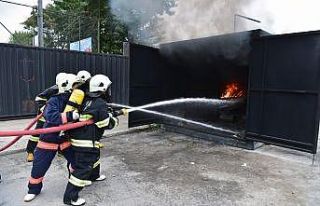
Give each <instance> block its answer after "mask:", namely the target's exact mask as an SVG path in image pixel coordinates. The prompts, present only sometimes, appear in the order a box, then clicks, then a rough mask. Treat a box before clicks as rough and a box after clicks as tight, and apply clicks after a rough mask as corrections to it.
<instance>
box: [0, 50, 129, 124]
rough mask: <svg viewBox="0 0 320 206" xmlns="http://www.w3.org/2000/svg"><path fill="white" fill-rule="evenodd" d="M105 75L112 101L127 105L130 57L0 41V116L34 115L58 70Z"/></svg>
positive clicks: (3, 117)
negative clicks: (39, 99) (37, 99)
mask: <svg viewBox="0 0 320 206" xmlns="http://www.w3.org/2000/svg"><path fill="white" fill-rule="evenodd" d="M83 69H84V70H87V71H89V72H91V73H92V74H98V73H102V74H106V75H108V76H109V78H110V79H111V81H112V82H113V84H112V94H113V97H112V100H113V102H116V103H121V104H128V99H129V97H128V95H129V91H128V90H129V85H128V84H129V58H128V57H126V56H120V55H103V54H91V53H84V52H75V51H67V50H58V49H46V48H36V47H23V46H17V45H11V44H0V119H6V118H16V117H23V116H29V115H34V114H35V112H36V104H35V102H34V98H35V96H36V95H37V94H39V93H40V92H41V91H43V90H44V89H45V88H48V87H49V86H52V85H53V84H54V82H55V76H56V74H57V73H59V72H69V73H77V71H79V70H83Z"/></svg>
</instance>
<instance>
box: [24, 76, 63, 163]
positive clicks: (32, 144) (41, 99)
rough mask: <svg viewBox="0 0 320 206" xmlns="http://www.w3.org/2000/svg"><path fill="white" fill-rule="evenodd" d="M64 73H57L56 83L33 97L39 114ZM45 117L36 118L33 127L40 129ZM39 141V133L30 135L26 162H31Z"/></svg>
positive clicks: (55, 91)
mask: <svg viewBox="0 0 320 206" xmlns="http://www.w3.org/2000/svg"><path fill="white" fill-rule="evenodd" d="M66 75H67V74H66V73H63V72H62V73H59V74H57V76H56V84H55V85H53V86H51V87H49V88H47V89H46V90H44V91H43V92H41V93H40V94H38V95H37V96H36V98H35V102H36V103H37V104H38V114H40V113H41V112H42V111H43V108H44V106H45V105H46V103H47V101H48V100H49V99H50V97H52V96H53V95H56V94H57V93H58V85H57V84H58V82H59V80H60V79H61V78H63V77H65V76H66ZM44 122H45V119H44V118H43V117H42V118H40V119H39V120H38V122H37V124H36V127H35V129H41V128H43V125H44ZM38 141H39V135H33V136H30V138H29V141H28V144H27V148H26V151H27V162H32V161H33V159H34V150H35V148H36V146H37V144H38Z"/></svg>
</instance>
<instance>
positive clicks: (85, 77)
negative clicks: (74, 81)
mask: <svg viewBox="0 0 320 206" xmlns="http://www.w3.org/2000/svg"><path fill="white" fill-rule="evenodd" d="M77 77H78V78H79V79H81V81H82V82H83V83H84V82H86V81H87V80H88V79H90V78H91V74H90V73H89V72H87V71H85V70H82V71H79V72H78V74H77Z"/></svg>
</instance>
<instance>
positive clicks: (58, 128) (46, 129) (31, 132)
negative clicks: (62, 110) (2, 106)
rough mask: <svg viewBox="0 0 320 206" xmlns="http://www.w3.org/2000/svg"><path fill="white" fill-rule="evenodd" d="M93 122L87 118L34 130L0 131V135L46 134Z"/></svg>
mask: <svg viewBox="0 0 320 206" xmlns="http://www.w3.org/2000/svg"><path fill="white" fill-rule="evenodd" d="M91 124H93V120H87V121H84V122H77V123H70V124H65V125H60V126H58V127H50V128H44V129H34V130H20V131H15V130H8V131H0V137H10V136H21V135H22V136H23V135H38V134H48V133H55V132H60V131H68V130H71V129H76V128H79V127H84V126H87V125H91Z"/></svg>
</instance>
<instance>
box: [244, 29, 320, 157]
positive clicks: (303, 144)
mask: <svg viewBox="0 0 320 206" xmlns="http://www.w3.org/2000/svg"><path fill="white" fill-rule="evenodd" d="M319 41H320V33H319V32H310V33H301V34H292V35H277V36H272V37H264V38H261V39H260V40H257V41H256V42H255V43H254V46H253V51H252V58H251V64H250V82H249V97H248V98H249V101H248V102H249V103H248V109H247V138H249V139H253V140H257V141H261V142H266V143H271V144H275V145H280V146H284V147H289V148H293V149H297V150H301V151H305V152H310V153H316V151H317V141H318V129H319V86H320V81H319V80H320V78H319V75H320V73H319V71H320V70H319V69H320V65H319V63H320V62H319V60H320V59H319V44H318V42H319Z"/></svg>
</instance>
